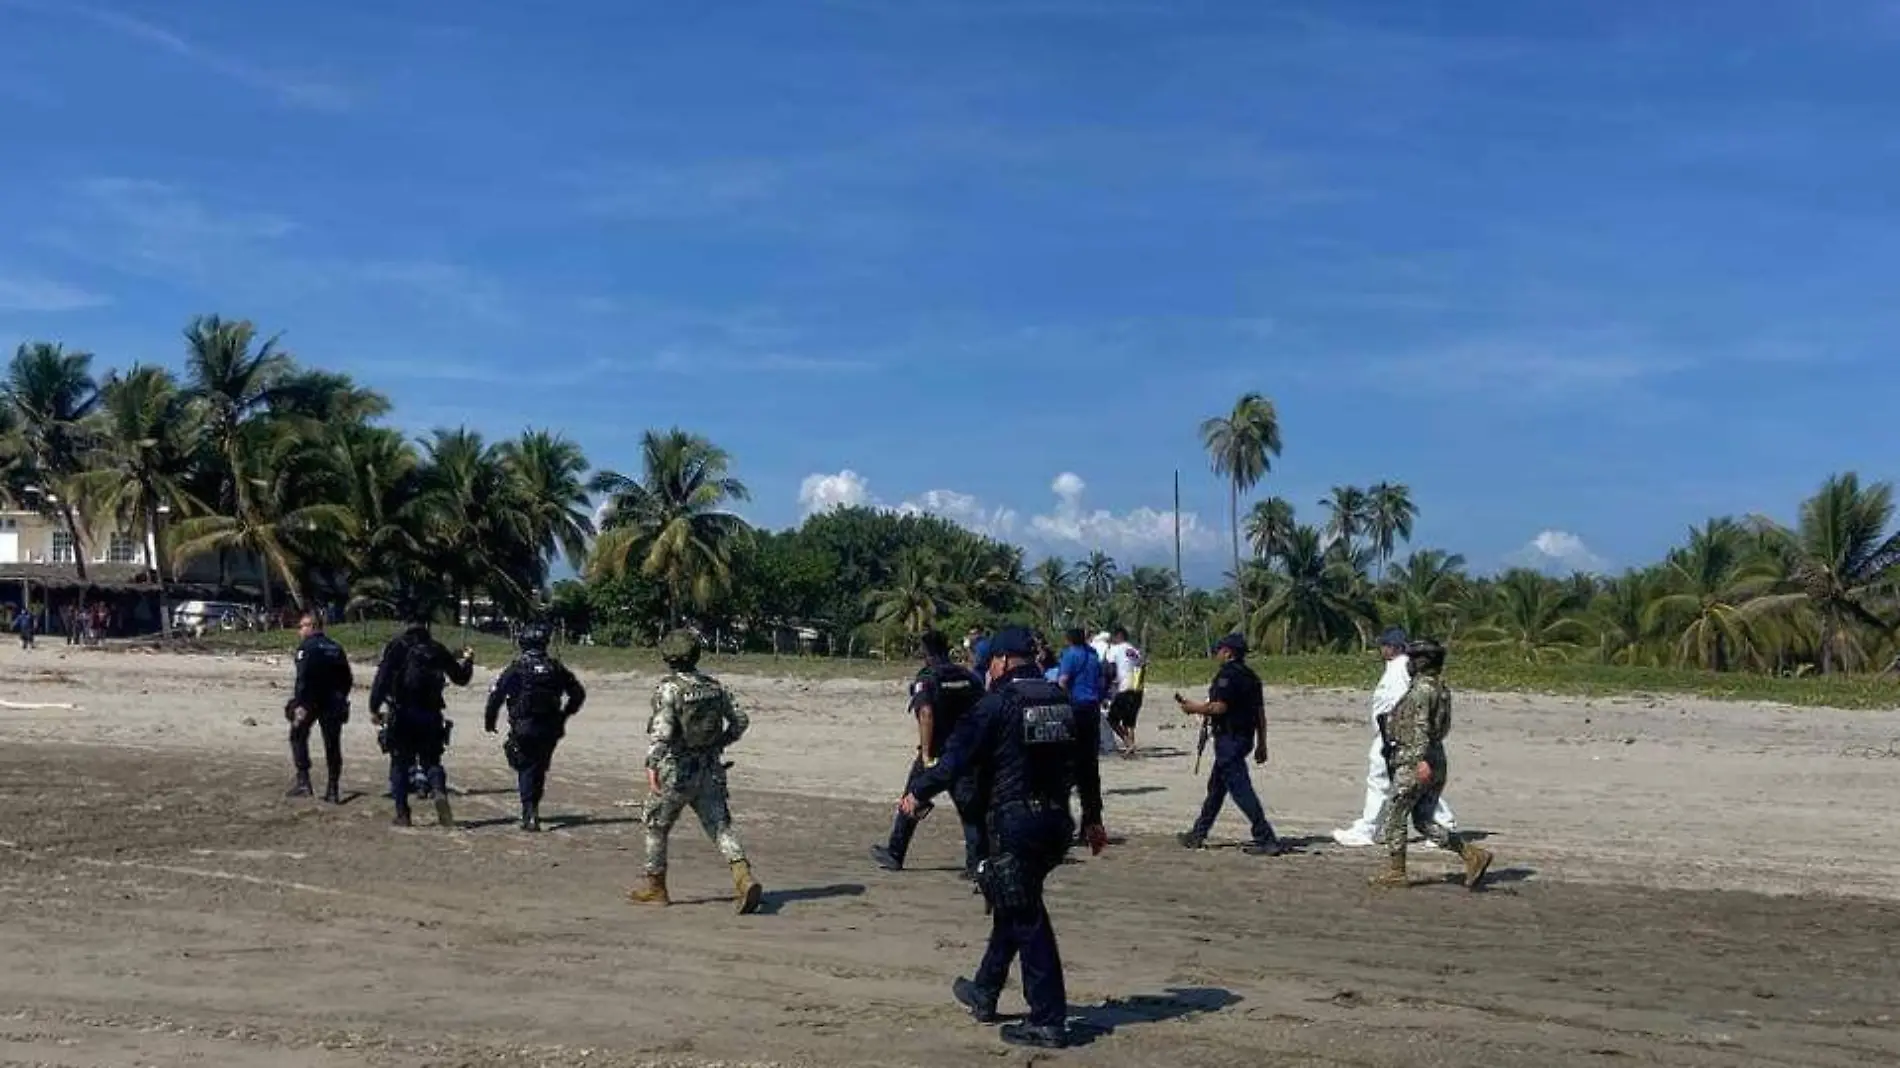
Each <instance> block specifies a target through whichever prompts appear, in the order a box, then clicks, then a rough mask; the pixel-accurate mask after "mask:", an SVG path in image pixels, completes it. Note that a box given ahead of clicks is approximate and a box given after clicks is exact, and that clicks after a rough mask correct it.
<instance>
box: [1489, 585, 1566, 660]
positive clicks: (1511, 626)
mask: <svg viewBox="0 0 1900 1068" xmlns="http://www.w3.org/2000/svg"><path fill="white" fill-rule="evenodd" d="M1497 598H1498V605H1499V609H1498V613H1497V615H1496V616H1495V617H1494V618H1493V619H1492V620H1491V622H1490V623H1489V624H1487V625H1485V626H1482V627H1478V628H1476V629H1474V630H1473V631H1472V632H1471V645H1472V648H1474V649H1495V650H1504V651H1508V652H1511V653H1514V654H1516V655H1518V656H1521V657H1523V658H1524V659H1525V660H1527V661H1529V662H1530V663H1533V664H1541V663H1543V662H1544V661H1546V660H1562V659H1564V658H1565V657H1566V656H1568V655H1569V653H1570V651H1571V650H1573V649H1575V648H1576V647H1577V644H1578V643H1579V642H1581V641H1582V640H1583V639H1584V637H1585V636H1586V630H1585V628H1584V626H1583V624H1582V623H1580V622H1578V621H1577V620H1576V619H1574V618H1572V617H1571V616H1570V615H1569V612H1570V611H1571V609H1572V608H1574V607H1576V602H1575V599H1574V597H1573V595H1572V591H1571V589H1570V587H1568V586H1566V585H1565V584H1564V583H1561V582H1558V581H1556V580H1555V579H1551V578H1546V577H1545V576H1543V575H1540V574H1538V573H1537V572H1535V571H1531V570H1528V569H1526V568H1513V569H1512V570H1510V571H1508V572H1506V573H1505V574H1504V577H1503V578H1501V579H1500V580H1499V581H1498V583H1497Z"/></svg>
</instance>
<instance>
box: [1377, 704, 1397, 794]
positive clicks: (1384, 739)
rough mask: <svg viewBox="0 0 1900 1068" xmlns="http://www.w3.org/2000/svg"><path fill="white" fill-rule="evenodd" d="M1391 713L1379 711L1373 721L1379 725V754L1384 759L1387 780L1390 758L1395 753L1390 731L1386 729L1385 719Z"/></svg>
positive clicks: (1388, 777)
mask: <svg viewBox="0 0 1900 1068" xmlns="http://www.w3.org/2000/svg"><path fill="white" fill-rule="evenodd" d="M1391 715H1392V714H1391V713H1390V712H1381V713H1379V715H1378V716H1377V717H1375V719H1374V722H1375V723H1377V724H1378V725H1379V756H1380V757H1381V758H1383V759H1384V760H1385V777H1386V781H1387V782H1390V781H1391V780H1392V758H1393V756H1394V755H1396V754H1395V753H1394V751H1393V746H1392V732H1391V731H1390V730H1387V729H1386V720H1387V719H1389V718H1391Z"/></svg>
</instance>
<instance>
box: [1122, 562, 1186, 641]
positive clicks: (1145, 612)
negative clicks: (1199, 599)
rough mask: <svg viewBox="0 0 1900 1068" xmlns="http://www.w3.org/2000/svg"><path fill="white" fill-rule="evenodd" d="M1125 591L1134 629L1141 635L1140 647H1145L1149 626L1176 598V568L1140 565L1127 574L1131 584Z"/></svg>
mask: <svg viewBox="0 0 1900 1068" xmlns="http://www.w3.org/2000/svg"><path fill="white" fill-rule="evenodd" d="M1124 592H1125V596H1126V600H1127V604H1128V611H1129V614H1130V615H1132V616H1133V617H1134V619H1133V623H1134V628H1133V629H1134V632H1135V633H1136V634H1137V635H1139V636H1140V638H1141V647H1142V648H1143V649H1146V648H1147V647H1148V630H1149V627H1150V626H1151V625H1152V624H1153V623H1154V620H1155V618H1156V617H1157V616H1159V615H1161V614H1162V613H1163V612H1165V611H1166V610H1167V608H1168V605H1170V604H1171V603H1173V601H1174V599H1175V595H1176V592H1177V583H1176V580H1175V577H1174V571H1173V569H1171V568H1165V567H1152V566H1145V565H1144V566H1141V567H1137V568H1135V569H1134V570H1133V571H1131V572H1129V573H1128V585H1127V588H1126V590H1125V591H1124Z"/></svg>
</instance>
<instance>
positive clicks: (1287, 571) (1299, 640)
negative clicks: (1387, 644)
mask: <svg viewBox="0 0 1900 1068" xmlns="http://www.w3.org/2000/svg"><path fill="white" fill-rule="evenodd" d="M1321 540H1322V539H1321V536H1320V532H1319V531H1317V530H1315V529H1314V528H1312V527H1310V526H1306V525H1303V524H1302V525H1300V526H1296V527H1294V528H1293V532H1292V533H1291V534H1290V535H1288V536H1287V540H1286V545H1285V546H1284V547H1282V549H1281V552H1280V555H1279V557H1278V559H1277V560H1276V561H1275V563H1276V564H1277V565H1278V567H1279V570H1278V571H1277V572H1276V571H1273V570H1270V569H1269V568H1266V567H1262V566H1260V565H1254V567H1253V568H1252V570H1251V575H1252V580H1253V582H1254V584H1255V585H1257V586H1260V587H1262V588H1263V589H1264V590H1267V591H1270V592H1269V593H1268V595H1267V596H1266V597H1265V598H1264V599H1263V603H1262V604H1261V606H1260V608H1259V609H1258V610H1257V611H1256V612H1254V614H1253V616H1252V617H1251V619H1249V620H1248V631H1249V635H1250V637H1251V638H1252V640H1253V641H1255V642H1257V643H1259V644H1262V645H1264V644H1266V638H1267V633H1268V631H1269V630H1270V629H1272V627H1273V626H1274V625H1276V624H1278V625H1279V626H1280V627H1281V628H1282V630H1281V651H1282V652H1286V653H1290V652H1292V651H1294V649H1295V648H1299V649H1307V648H1311V647H1315V646H1317V647H1331V648H1342V647H1344V646H1346V645H1347V644H1348V643H1350V642H1352V641H1353V640H1355V639H1357V638H1360V637H1362V636H1363V625H1365V624H1368V623H1370V622H1371V620H1372V619H1373V618H1374V617H1375V616H1376V614H1377V610H1376V608H1375V607H1374V606H1373V604H1372V603H1371V601H1370V599H1369V598H1367V597H1366V596H1365V594H1364V592H1363V590H1362V589H1361V588H1360V587H1359V586H1358V584H1357V583H1355V582H1354V576H1353V574H1352V572H1351V571H1350V570H1349V569H1348V568H1347V567H1345V566H1344V565H1343V564H1342V563H1341V562H1340V560H1339V559H1338V558H1337V557H1336V556H1334V555H1333V554H1331V553H1328V552H1327V551H1326V550H1325V549H1323V548H1321V547H1320V543H1321Z"/></svg>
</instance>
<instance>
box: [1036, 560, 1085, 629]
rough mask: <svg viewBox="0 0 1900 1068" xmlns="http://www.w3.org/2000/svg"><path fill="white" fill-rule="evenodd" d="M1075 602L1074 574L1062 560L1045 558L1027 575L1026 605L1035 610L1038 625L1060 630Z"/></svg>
mask: <svg viewBox="0 0 1900 1068" xmlns="http://www.w3.org/2000/svg"><path fill="white" fill-rule="evenodd" d="M1074 601H1075V573H1074V572H1073V571H1071V570H1070V568H1069V565H1068V562H1067V561H1065V560H1063V559H1062V558H1061V557H1059V556H1051V557H1048V558H1046V559H1044V560H1043V561H1042V562H1041V563H1039V564H1037V565H1036V566H1035V568H1034V569H1033V570H1032V571H1031V572H1030V574H1029V602H1030V604H1031V605H1032V606H1034V608H1035V611H1036V615H1037V623H1038V625H1041V624H1044V623H1046V624H1047V625H1048V626H1050V627H1052V628H1059V627H1061V626H1062V624H1063V621H1064V617H1065V616H1066V615H1067V614H1068V612H1069V609H1070V606H1071V605H1072V604H1073V603H1074Z"/></svg>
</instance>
